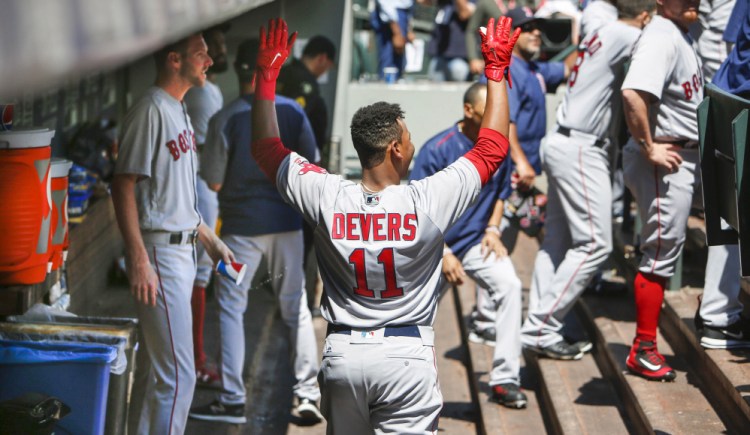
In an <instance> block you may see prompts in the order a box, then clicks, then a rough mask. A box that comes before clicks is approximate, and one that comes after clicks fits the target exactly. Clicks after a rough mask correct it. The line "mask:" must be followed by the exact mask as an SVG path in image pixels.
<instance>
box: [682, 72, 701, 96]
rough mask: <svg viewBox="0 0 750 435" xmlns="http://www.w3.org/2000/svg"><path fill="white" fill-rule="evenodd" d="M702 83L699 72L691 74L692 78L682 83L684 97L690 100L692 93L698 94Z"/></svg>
mask: <svg viewBox="0 0 750 435" xmlns="http://www.w3.org/2000/svg"><path fill="white" fill-rule="evenodd" d="M702 84H703V80H702V79H701V75H700V73H696V74H693V79H692V80H690V81H686V82H683V83H682V89H683V90H684V91H685V99H686V100H692V99H693V94H694V93H695V94H698V91H700V89H701V87H702Z"/></svg>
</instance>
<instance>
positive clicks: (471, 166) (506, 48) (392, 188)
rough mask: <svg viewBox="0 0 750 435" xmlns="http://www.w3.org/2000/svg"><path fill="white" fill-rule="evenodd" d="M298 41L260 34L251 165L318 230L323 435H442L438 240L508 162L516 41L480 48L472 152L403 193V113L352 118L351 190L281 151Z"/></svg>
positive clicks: (491, 32) (500, 29)
mask: <svg viewBox="0 0 750 435" xmlns="http://www.w3.org/2000/svg"><path fill="white" fill-rule="evenodd" d="M295 36H296V34H294V35H292V37H291V38H288V37H287V27H286V23H285V22H284V21H283V20H281V19H279V20H276V21H272V22H270V23H269V30H268V34H267V35H266V32H265V31H264V30H263V29H261V50H260V53H259V55H258V66H257V69H258V71H257V78H258V79H257V88H256V92H255V103H254V107H253V108H254V110H253V112H252V120H253V143H252V153H253V157H254V158H255V160H256V161H257V162H258V164H259V165H260V167H261V169H263V171H264V172H265V173H266V175H267V176H268V177H269V178H270V179H271V180H273V181H274V182H275V184H276V185H277V188H278V190H279V192H280V193H281V195H282V197H283V198H284V199H285V200H286V201H288V202H289V203H290V204H291V205H292V206H293V207H295V208H296V209H298V210H299V211H300V212H301V213H302V214H303V215H304V216H305V218H306V219H308V220H309V221H310V222H312V223H313V225H314V226H315V251H316V254H317V257H318V265H319V267H320V274H321V277H322V280H323V283H324V289H325V290H324V296H323V301H322V305H321V311H322V315H323V317H324V318H325V319H326V320H327V321H328V322H329V327H328V335H327V337H326V340H325V344H324V351H323V362H322V364H321V370H320V374H319V376H318V379H319V382H320V384H321V392H322V406H321V408H322V411H323V414H324V416H325V417H326V420H327V421H328V433H332V434H335V433H373V432H374V433H401V434H406V433H421V434H424V433H435V431H436V430H437V423H438V416H439V414H440V409H441V408H442V396H441V393H440V388H439V385H438V378H437V371H436V366H435V360H434V358H435V351H434V348H433V345H434V332H433V330H432V323H433V320H434V318H435V314H436V310H437V299H438V291H439V288H440V286H439V281H440V279H441V263H442V257H443V234H444V233H445V232H446V231H447V229H448V228H449V227H450V226H451V224H453V223H454V222H455V221H456V220H457V219H458V218H459V217H460V216H461V214H462V213H463V212H464V211H465V210H466V209H467V208H468V207H469V206H470V205H471V203H472V201H473V200H474V199H475V198H476V197H477V195H478V194H479V191H480V190H481V188H482V186H483V185H484V184H485V183H487V181H488V180H489V179H490V177H491V176H492V174H493V173H494V172H495V171H496V170H497V168H498V166H499V165H500V163H502V161H503V160H504V159H505V157H506V155H507V152H508V140H507V137H506V135H507V133H508V116H509V115H508V105H507V91H506V89H505V83H504V82H503V81H504V80H505V77H507V78H508V81H509V82H510V76H508V75H507V74H508V70H509V62H510V52H511V50H512V48H513V44H514V43H515V41H516V38H517V37H518V33H517V32H516V33H515V34H513V35H512V36H511V34H510V20H509V19H507V18H501V19H500V21H499V23H498V26H497V28H495V21H494V19H491V20H490V21H489V23H488V25H487V30H486V35H484V36H483V38H482V52H483V53H484V55H485V63H486V69H485V74H486V75H487V76H488V78H489V79H490V81H489V84H488V91H487V103H486V109H485V116H484V118H483V120H482V124H481V126H482V128H481V129H480V131H479V135H478V139H477V143H476V145H475V146H474V148H473V149H472V150H471V151H469V152H467V153H466V154H465V155H464V157H461V158H459V159H458V160H457V161H456V162H455V163H453V164H452V165H450V166H448V167H447V168H446V169H444V170H442V171H440V172H438V173H437V174H435V175H433V176H431V177H427V178H425V179H423V180H420V181H412V182H411V183H409V184H408V185H401V184H400V181H401V179H402V178H403V177H404V176H405V175H406V172H407V170H408V168H409V163H410V162H411V159H412V156H413V154H414V145H413V144H412V142H411V138H410V133H409V130H408V128H407V127H406V123H405V122H404V120H403V112H402V111H401V109H400V108H399V106H398V105H395V104H388V103H384V102H379V103H375V104H373V105H371V106H367V107H363V108H361V109H359V110H358V111H357V113H355V114H354V117H353V119H352V124H351V132H352V139H353V142H354V146H355V148H356V150H357V154H358V155H359V158H360V162H361V164H362V182H361V183H354V182H352V181H348V180H345V179H343V178H342V177H340V176H338V175H333V174H328V173H326V171H325V170H323V169H322V168H320V167H318V166H315V165H313V164H311V163H309V162H307V161H306V160H305V159H304V158H302V157H300V156H299V155H298V154H296V153H293V152H291V151H289V150H287V149H286V148H285V147H284V146H283V144H282V143H281V141H280V139H279V129H278V125H277V119H276V111H275V105H274V92H275V84H276V78H277V77H278V71H279V68H280V66H281V64H282V63H283V61H284V60H285V58H286V57H287V56H288V55H289V49H290V47H291V44H292V43H293V42H294V39H295Z"/></svg>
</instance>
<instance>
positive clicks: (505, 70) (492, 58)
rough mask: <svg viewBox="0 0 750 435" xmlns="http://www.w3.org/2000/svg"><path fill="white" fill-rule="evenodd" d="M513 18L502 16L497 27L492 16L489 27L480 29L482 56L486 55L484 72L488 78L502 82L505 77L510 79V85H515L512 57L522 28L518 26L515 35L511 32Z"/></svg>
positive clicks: (488, 23)
mask: <svg viewBox="0 0 750 435" xmlns="http://www.w3.org/2000/svg"><path fill="white" fill-rule="evenodd" d="M512 23H513V20H511V19H510V18H508V17H500V19H499V21H498V22H497V27H495V19H494V18H490V20H489V21H488V22H487V28H486V29H483V28H480V29H479V35H480V37H481V38H482V56H483V57H484V74H485V75H486V76H487V79H489V80H492V81H495V82H501V81H503V78H504V77H505V78H507V79H508V85H509V86H510V87H513V82H512V81H511V78H510V59H511V57H512V56H511V55H512V53H513V46H514V45H515V44H516V40H517V39H518V35H520V34H521V28H520V27H519V28H517V29H516V30H515V32H513V35H511V34H510V29H511V25H512Z"/></svg>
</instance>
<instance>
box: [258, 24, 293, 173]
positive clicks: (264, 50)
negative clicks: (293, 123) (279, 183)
mask: <svg viewBox="0 0 750 435" xmlns="http://www.w3.org/2000/svg"><path fill="white" fill-rule="evenodd" d="M295 39H297V32H294V33H293V34H292V36H291V37H289V31H288V29H287V25H286V22H284V20H282V19H281V18H277V19H276V20H269V21H268V33H266V30H265V29H264V28H263V27H261V28H260V49H259V51H258V62H257V69H256V72H255V82H256V85H255V100H254V102H253V109H252V110H251V113H252V115H251V116H252V127H253V128H252V131H253V137H252V140H253V142H252V145H251V152H252V155H253V158H254V159H255V161H256V162H257V163H258V166H260V169H261V170H262V171H263V172H264V173H265V174H266V176H267V177H268V178H269V179H270V180H271V182H272V183H274V184H275V183H276V172H277V171H278V169H279V165H280V164H281V162H282V161H283V160H284V158H285V157H286V156H287V155H289V153H290V151H289V150H288V149H286V148H285V147H284V145H283V144H282V143H281V139H280V138H279V136H280V134H279V123H278V120H277V119H276V79H277V78H278V77H279V71H280V70H281V66H282V65H283V64H284V62H285V61H286V59H287V58H288V57H289V52H290V50H291V48H292V46H293V45H294V40H295Z"/></svg>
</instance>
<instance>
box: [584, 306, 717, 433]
mask: <svg viewBox="0 0 750 435" xmlns="http://www.w3.org/2000/svg"><path fill="white" fill-rule="evenodd" d="M576 312H578V314H579V315H580V316H581V318H582V320H583V322H584V326H585V327H586V328H587V330H588V331H589V335H590V336H591V337H592V339H593V340H594V349H595V352H594V357H595V359H596V362H597V365H598V367H599V369H600V370H601V372H602V374H603V375H604V377H605V378H606V379H609V380H610V381H611V382H612V384H613V385H614V388H615V391H616V392H617V394H618V396H619V397H620V399H621V400H622V401H623V403H624V407H625V409H624V411H625V414H626V416H627V419H628V421H629V422H630V424H631V425H632V428H633V432H635V433H653V432H657V433H721V432H725V431H726V430H727V427H726V425H725V424H724V422H722V420H721V419H720V418H719V416H718V415H717V413H716V411H715V410H714V409H713V408H712V406H711V403H709V401H708V400H707V399H706V397H705V396H704V395H703V393H702V391H701V390H700V388H699V387H698V386H697V384H699V383H700V379H698V378H697V377H696V376H695V374H694V372H693V371H692V370H691V369H690V368H689V366H688V363H687V361H686V357H685V356H684V355H675V352H674V351H673V349H672V347H671V345H670V343H669V342H668V341H667V340H666V339H665V338H664V336H662V335H661V334H660V333H659V335H658V337H657V343H658V346H659V351H660V352H661V353H662V354H663V355H664V356H665V357H666V359H667V363H668V364H670V365H671V366H672V368H673V369H674V370H675V371H676V372H677V379H676V380H675V381H674V382H665V383H662V382H654V381H649V380H646V379H643V378H640V377H638V376H635V375H632V374H630V373H629V372H628V371H627V368H626V366H625V360H626V358H627V356H628V353H629V352H630V346H631V344H632V340H633V336H634V334H635V318H636V317H635V306H634V303H633V295H632V293H629V294H627V295H624V296H620V297H611V296H610V297H598V296H586V297H584V298H583V300H581V301H579V302H578V303H577V304H576Z"/></svg>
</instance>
